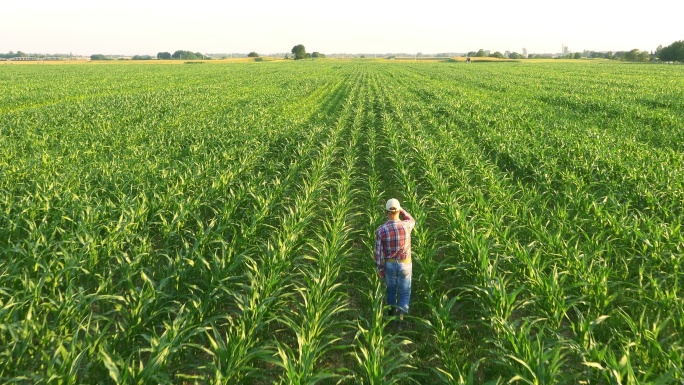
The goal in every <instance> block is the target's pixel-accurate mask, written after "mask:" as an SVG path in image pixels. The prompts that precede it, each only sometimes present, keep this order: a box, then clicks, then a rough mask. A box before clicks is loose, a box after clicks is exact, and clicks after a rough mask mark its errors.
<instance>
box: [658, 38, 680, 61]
mask: <svg viewBox="0 0 684 385" xmlns="http://www.w3.org/2000/svg"><path fill="white" fill-rule="evenodd" d="M657 56H658V58H659V59H660V60H661V61H679V62H684V40H679V41H676V42H674V43H672V44H670V45H668V46H667V47H664V48H660V50H659V51H658V54H657Z"/></svg>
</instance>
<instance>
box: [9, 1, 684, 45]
mask: <svg viewBox="0 0 684 385" xmlns="http://www.w3.org/2000/svg"><path fill="white" fill-rule="evenodd" d="M680 3H681V1H680V0H650V1H635V2H627V1H624V0H573V1H554V0H518V1H510V0H468V1H464V0H448V1H447V0H439V1H438V0H414V1H403V0H393V1H389V0H346V1H339V2H334V3H333V2H324V1H320V0H319V1H305V0H290V1H286V0H282V1H275V0H242V1H239V2H238V1H231V0H228V1H226V0H224V1H219V0H216V1H207V0H194V1H182V2H180V1H144V0H137V1H132V0H116V1H111V0H102V1H101V0H89V1H84V0H0V52H8V51H23V52H27V53H69V52H73V53H74V54H80V55H91V54H94V53H102V54H125V55H135V54H141V55H144V54H149V55H156V54H157V52H160V51H168V52H173V51H175V50H179V49H182V50H189V51H193V52H197V51H199V52H204V53H223V52H226V53H227V52H235V53H247V52H250V51H256V52H258V53H260V54H268V53H276V52H289V51H290V50H291V49H292V47H293V46H294V45H296V44H304V46H305V47H306V50H307V51H308V52H313V51H319V52H322V53H325V54H334V53H398V52H402V53H416V52H422V53H425V54H428V53H441V52H468V51H477V50H478V49H480V48H482V49H486V50H491V51H501V52H504V51H507V50H508V51H515V52H521V51H522V48H523V47H525V48H527V49H528V52H529V53H553V52H560V51H561V46H562V45H563V44H565V45H566V46H568V47H569V49H570V51H573V52H574V51H582V50H584V49H589V50H594V51H608V50H610V51H616V50H625V51H626V50H630V49H633V48H638V49H640V50H648V51H652V50H655V49H656V47H657V46H658V45H659V44H662V45H663V46H667V45H670V44H672V43H673V42H675V41H677V40H684V23H682V20H683V19H682V15H683V14H684V4H680Z"/></svg>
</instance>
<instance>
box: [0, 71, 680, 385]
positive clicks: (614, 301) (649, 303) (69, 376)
mask: <svg viewBox="0 0 684 385" xmlns="http://www.w3.org/2000/svg"><path fill="white" fill-rule="evenodd" d="M392 197H394V198H398V199H399V200H400V201H401V202H402V206H404V207H405V208H406V209H407V211H409V212H410V213H411V214H413V215H414V217H415V218H416V220H417V226H416V229H415V231H414V233H413V253H414V258H413V259H414V262H413V265H414V266H413V293H412V298H411V310H410V314H409V316H410V317H409V319H408V324H407V327H406V328H405V330H404V331H403V332H401V333H395V332H394V331H393V330H392V329H391V328H389V327H388V323H389V322H390V319H389V318H388V317H386V316H383V303H384V298H383V296H384V283H383V282H381V281H380V280H379V279H378V277H377V276H376V274H375V266H374V262H373V259H372V247H373V243H374V231H375V229H376V227H377V226H379V225H380V224H382V223H383V221H384V218H385V216H384V211H383V209H384V202H385V201H386V200H387V199H389V198H392ZM683 205H684V66H681V65H646V64H620V63H608V62H602V61H598V62H583V63H568V62H563V63H561V62H559V63H552V62H543V63H536V62H533V61H530V62H528V61H524V62H519V63H513V62H509V63H473V64H465V63H445V62H432V63H427V62H425V63H423V62H417V63H392V62H389V61H370V60H369V61H365V60H358V61H354V60H349V61H336V60H321V61H301V62H299V61H298V62H295V61H279V62H262V63H212V64H206V65H163V64H157V65H150V64H136V65H121V64H119V63H110V64H106V65H90V64H79V65H70V64H64V65H59V66H41V65H31V66H20V65H5V66H0V363H1V364H0V382H3V383H18V384H48V383H49V384H81V383H111V384H147V383H161V384H166V383H168V384H176V383H180V384H194V383H197V384H209V383H221V384H266V383H281V384H313V383H321V384H336V383H343V384H357V383H363V384H392V383H400V384H404V383H424V384H440V383H444V384H482V383H501V384H505V383H521V384H565V383H572V384H581V383H586V384H637V383H661V384H675V383H681V382H682V381H684V369H682V368H683V367H684V290H683V288H682V286H683V285H684V272H683V271H682V270H683V269H684V234H683V232H682V220H683V218H684V212H683V210H682V209H683Z"/></svg>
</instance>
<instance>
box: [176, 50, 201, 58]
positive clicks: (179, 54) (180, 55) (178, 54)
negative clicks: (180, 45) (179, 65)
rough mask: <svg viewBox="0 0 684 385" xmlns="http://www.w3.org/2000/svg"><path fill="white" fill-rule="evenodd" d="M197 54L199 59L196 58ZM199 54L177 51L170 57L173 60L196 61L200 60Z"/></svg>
mask: <svg viewBox="0 0 684 385" xmlns="http://www.w3.org/2000/svg"><path fill="white" fill-rule="evenodd" d="M198 54H199V57H198ZM202 56H204V55H202V54H201V53H199V52H198V53H192V52H190V51H183V50H178V51H176V52H174V53H173V55H171V57H172V58H173V59H183V60H196V59H201V58H202Z"/></svg>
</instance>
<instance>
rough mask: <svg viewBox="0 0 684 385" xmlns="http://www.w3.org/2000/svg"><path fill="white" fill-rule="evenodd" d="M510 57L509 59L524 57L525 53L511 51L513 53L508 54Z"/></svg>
mask: <svg viewBox="0 0 684 385" xmlns="http://www.w3.org/2000/svg"><path fill="white" fill-rule="evenodd" d="M508 58H509V59H522V58H523V55H521V54H519V53H517V52H511V53H510V54H509V55H508Z"/></svg>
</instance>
